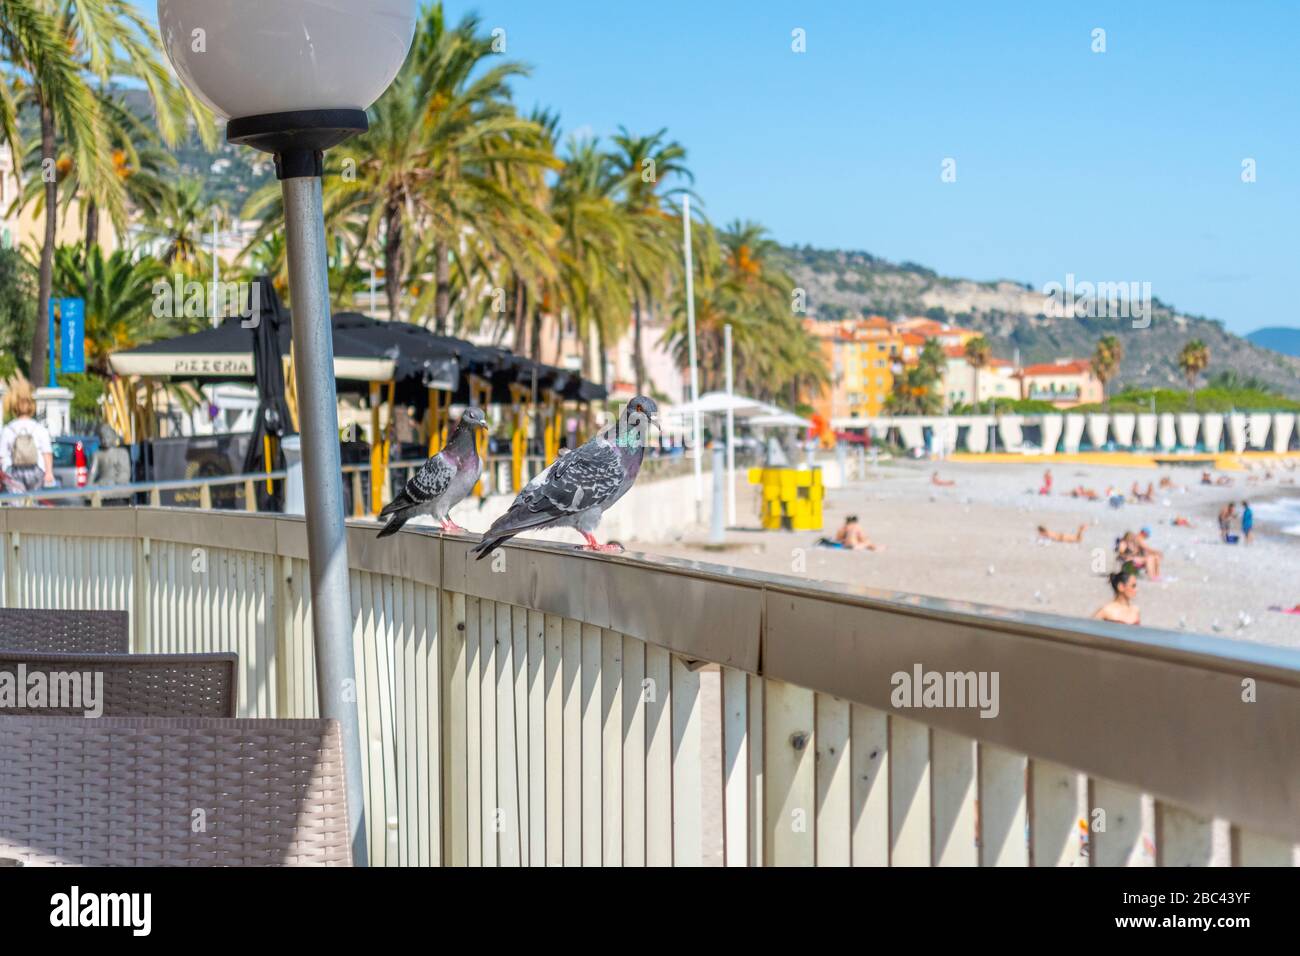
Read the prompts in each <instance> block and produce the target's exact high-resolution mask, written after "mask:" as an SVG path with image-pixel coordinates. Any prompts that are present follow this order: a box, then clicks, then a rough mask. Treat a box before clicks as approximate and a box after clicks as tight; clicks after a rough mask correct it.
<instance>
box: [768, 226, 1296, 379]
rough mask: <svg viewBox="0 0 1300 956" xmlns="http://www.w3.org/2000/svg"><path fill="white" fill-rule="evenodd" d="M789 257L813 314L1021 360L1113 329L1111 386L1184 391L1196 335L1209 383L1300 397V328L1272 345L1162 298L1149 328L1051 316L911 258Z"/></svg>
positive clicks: (791, 252)
mask: <svg viewBox="0 0 1300 956" xmlns="http://www.w3.org/2000/svg"><path fill="white" fill-rule="evenodd" d="M784 255H785V260H786V261H785V267H786V269H787V270H788V271H789V272H790V274H791V276H792V277H793V278H794V280H795V282H796V284H797V285H798V286H799V287H800V288H802V289H803V290H804V291H805V293H806V302H807V307H808V314H809V315H810V316H812V317H814V318H818V319H843V318H850V317H856V316H862V315H883V316H885V317H886V318H891V319H897V318H901V317H902V316H912V315H925V316H929V317H931V318H933V319H936V320H937V321H941V322H951V323H952V324H954V325H962V326H965V327H967V328H972V329H975V330H977V331H979V332H981V333H983V334H984V335H985V336H986V337H987V338H988V340H989V344H990V345H992V347H993V353H994V355H995V356H997V357H998V358H1005V359H1013V358H1015V355H1016V352H1017V351H1019V354H1020V360H1021V361H1022V362H1023V363H1030V362H1045V361H1049V360H1051V359H1053V358H1057V357H1066V356H1072V357H1078V358H1085V357H1088V356H1090V355H1092V353H1093V350H1094V349H1095V347H1096V345H1097V340H1098V339H1099V338H1101V337H1102V336H1103V335H1107V334H1112V333H1113V334H1114V335H1116V336H1118V337H1119V339H1120V341H1121V343H1122V344H1123V346H1124V361H1123V363H1122V364H1121V366H1120V372H1119V376H1118V378H1117V379H1116V381H1115V383H1113V384H1112V386H1111V387H1112V388H1115V387H1116V386H1119V387H1123V386H1137V387H1148V388H1149V387H1162V388H1163V387H1170V388H1183V387H1185V383H1184V380H1183V376H1182V373H1181V372H1179V370H1178V352H1179V350H1180V349H1181V348H1182V347H1183V344H1184V343H1186V342H1187V341H1188V340H1189V339H1200V340H1201V341H1202V342H1204V343H1205V344H1206V345H1207V346H1209V349H1210V367H1209V369H1208V370H1207V371H1206V376H1205V377H1206V378H1209V377H1211V376H1214V375H1216V374H1218V373H1220V372H1225V371H1232V372H1235V373H1236V375H1237V376H1238V377H1239V378H1241V379H1253V380H1254V381H1255V382H1257V383H1260V384H1264V385H1267V387H1269V388H1270V389H1272V390H1274V391H1277V392H1280V393H1282V394H1285V395H1289V396H1291V397H1293V398H1300V358H1297V357H1296V356H1297V355H1300V329H1262V330H1260V332H1257V333H1254V335H1262V334H1264V333H1266V332H1267V333H1286V334H1288V335H1289V336H1294V338H1291V339H1290V341H1291V342H1292V343H1293V345H1292V348H1291V349H1282V348H1278V347H1277V346H1271V347H1268V348H1266V347H1264V346H1263V343H1262V342H1259V341H1247V339H1245V338H1242V337H1241V336H1238V335H1234V334H1232V333H1231V332H1229V331H1227V330H1226V329H1225V328H1224V327H1223V323H1222V322H1220V321H1218V320H1215V319H1207V318H1204V317H1201V316H1193V315H1185V314H1183V313H1180V312H1178V311H1177V310H1175V309H1174V308H1172V307H1171V306H1167V305H1165V304H1163V303H1161V302H1160V301H1159V300H1158V299H1153V300H1152V316H1151V323H1150V326H1149V327H1148V328H1143V329H1135V328H1133V325H1132V322H1131V321H1130V320H1128V319H1116V318H1075V317H1073V316H1069V317H1064V318H1061V317H1052V316H1049V315H1046V314H1044V312H1045V305H1046V303H1045V296H1044V295H1043V292H1042V290H1039V289H1035V288H1033V287H1032V286H1029V285H1026V284H1025V283H1021V282H1012V281H1009V280H999V281H996V282H975V281H972V280H970V279H954V278H948V277H945V276H940V275H939V274H937V273H936V272H934V271H933V270H932V269H927V268H925V267H924V266H920V265H917V264H916V263H913V262H904V263H897V264H896V263H892V262H887V261H885V260H884V259H880V258H878V257H876V256H873V255H871V254H869V253H866V252H845V251H840V250H824V249H816V248H813V247H811V246H802V247H786V248H785V249H784ZM1081 278H1083V277H1081ZM1087 278H1092V277H1087ZM1064 279H1065V277H1064V276H1062V277H1061V280H1062V281H1064ZM1076 281H1078V280H1076ZM1254 335H1252V336H1251V338H1254ZM1272 349H1277V350H1276V351H1273V350H1272ZM1283 352H1286V353H1288V354H1282V353H1283Z"/></svg>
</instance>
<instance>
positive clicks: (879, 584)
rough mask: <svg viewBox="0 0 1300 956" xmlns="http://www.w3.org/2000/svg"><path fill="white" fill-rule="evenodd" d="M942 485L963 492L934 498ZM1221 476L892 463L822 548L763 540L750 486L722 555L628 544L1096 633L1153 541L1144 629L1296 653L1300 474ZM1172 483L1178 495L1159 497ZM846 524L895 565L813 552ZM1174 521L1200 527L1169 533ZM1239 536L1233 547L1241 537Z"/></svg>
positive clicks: (767, 536)
mask: <svg viewBox="0 0 1300 956" xmlns="http://www.w3.org/2000/svg"><path fill="white" fill-rule="evenodd" d="M1045 467H1051V469H1052V474H1053V478H1054V482H1053V489H1052V493H1051V494H1050V495H1040V494H1039V493H1038V490H1039V487H1040V485H1041V484H1042V476H1043V472H1044V470H1045ZM935 471H938V472H939V474H940V475H941V476H942V478H943V479H946V480H951V481H954V482H955V484H954V485H952V486H948V487H939V486H936V485H934V484H933V483H932V481H931V476H932V474H933V473H934V472H935ZM1252 474H1253V475H1254V476H1255V477H1254V478H1253V479H1252V478H1251V476H1252ZM1215 475H1216V477H1217V476H1227V477H1229V478H1231V479H1232V480H1233V484H1232V485H1231V486H1218V485H1202V484H1201V483H1200V478H1201V471H1200V469H1199V468H1190V467H1162V468H1116V467H1107V466H1098V465H1075V464H1060V463H1058V464H1055V465H1050V466H1047V465H1045V464H1044V462H1042V461H1037V462H1035V461H1032V460H1031V461H1029V462H1027V463H1026V464H1023V465H1021V464H983V463H956V462H937V463H936V462H910V461H898V462H892V463H882V464H881V465H880V466H879V467H878V468H877V469H876V470H875V471H874V472H873V473H872V475H871V476H870V477H869V479H868V480H865V481H859V482H853V483H851V484H849V485H848V486H846V487H844V488H839V489H829V490H828V491H827V493H826V502H825V525H824V529H823V531H820V532H779V531H763V530H760V529H759V528H758V522H757V518H756V515H757V493H756V491H755V489H754V488H753V487H751V486H748V485H741V486H739V487H738V496H737V513H738V521H737V524H738V526H739V527H737V528H732V529H729V530H728V532H727V537H726V544H725V546H723V547H721V548H718V547H717V546H710V545H708V544H707V543H706V540H705V539H706V534H705V533H702V532H693V533H689V534H686V535H684V536H683V537H682V539H681V540H679V541H677V542H674V543H671V544H662V543H656V544H649V543H647V544H644V545H638V544H637V542H635V541H627V542H625V544H626V545H627V546H628V548H629V550H643V551H645V552H647V553H657V554H668V555H673V556H676V557H684V558H690V559H693V560H697V561H707V562H711V563H715V564H727V565H733V566H736V567H743V568H751V569H755V570H763V571H771V572H776V573H783V574H798V573H804V574H807V575H808V576H809V577H810V578H814V579H819V580H826V581H836V582H847V583H852V584H859V585H864V586H867V587H872V588H880V589H883V590H889V591H904V592H910V593H915V594H924V595H929V596H934V597H940V598H948V599H952V600H961V601H972V602H977V603H982V604H990V605H997V606H1002V607H1010V608H1018V609H1024V610H1034V611H1043V612H1047V613H1052V614H1062V615H1067V616H1072V617H1088V616H1091V615H1092V614H1093V612H1095V611H1096V610H1097V608H1099V607H1100V606H1102V605H1103V604H1104V603H1106V602H1107V601H1108V600H1109V599H1110V596H1111V592H1110V587H1109V585H1108V583H1107V579H1106V574H1107V573H1108V572H1109V571H1110V570H1112V569H1113V568H1114V558H1113V555H1114V546H1115V540H1116V539H1117V538H1118V537H1119V536H1120V535H1122V534H1123V533H1124V532H1126V531H1134V532H1136V531H1138V530H1139V529H1141V528H1142V527H1144V526H1146V527H1150V529H1151V532H1152V537H1151V543H1152V546H1153V547H1155V548H1157V549H1159V550H1161V551H1163V552H1164V566H1163V568H1162V575H1161V577H1162V580H1160V581H1150V580H1148V579H1147V578H1146V577H1143V578H1142V579H1141V580H1140V582H1139V588H1138V596H1137V600H1136V603H1137V605H1138V607H1139V608H1141V612H1142V625H1143V626H1150V627H1159V628H1166V629H1169V630H1175V631H1177V630H1185V631H1189V632H1199V633H1203V634H1211V635H1216V636H1219V637H1225V638H1231V639H1237V640H1244V641H1258V642H1263V643H1269V644H1279V645H1287V646H1291V647H1300V615H1293V614H1284V613H1281V612H1280V611H1278V610H1272V609H1271V608H1274V607H1286V608H1290V607H1294V606H1296V605H1297V604H1300V536H1297V532H1300V486H1297V485H1293V484H1284V483H1283V482H1289V481H1293V480H1297V478H1298V477H1300V467H1297V469H1296V470H1295V471H1287V470H1285V469H1274V471H1273V473H1272V477H1271V479H1265V478H1264V476H1263V469H1262V467H1257V468H1256V469H1255V471H1254V472H1250V471H1237V472H1216V473H1215ZM1166 476H1167V477H1169V478H1170V479H1171V480H1172V482H1173V483H1174V487H1172V488H1169V489H1161V488H1159V483H1160V479H1161V478H1162V477H1166ZM742 479H743V476H742ZM1135 481H1136V482H1137V483H1138V484H1139V486H1140V488H1141V489H1142V490H1144V491H1145V489H1146V487H1147V484H1148V482H1154V483H1155V484H1156V485H1157V487H1156V490H1155V496H1154V502H1153V503H1150V504H1146V503H1133V502H1132V501H1127V502H1125V503H1124V504H1123V505H1121V506H1120V507H1118V508H1113V507H1111V505H1110V504H1109V503H1108V502H1107V501H1106V500H1104V498H1103V499H1102V500H1097V501H1088V500H1083V499H1079V498H1072V497H1070V495H1069V491H1070V489H1072V488H1075V487H1076V486H1080V485H1081V486H1084V487H1087V488H1091V489H1094V490H1095V491H1097V492H1098V493H1099V494H1101V493H1104V492H1105V491H1106V489H1107V488H1108V487H1109V486H1114V487H1116V488H1118V489H1122V490H1123V491H1124V492H1125V493H1126V495H1127V494H1128V493H1129V492H1130V490H1131V488H1132V486H1133V483H1134V482H1135ZM1243 500H1247V501H1250V503H1251V506H1252V508H1253V509H1254V511H1255V535H1254V542H1253V543H1252V544H1250V545H1245V544H1236V545H1230V544H1224V543H1222V542H1221V541H1220V539H1219V534H1218V523H1217V515H1218V513H1219V509H1220V508H1221V507H1222V506H1223V504H1224V503H1225V502H1227V501H1234V502H1237V510H1238V512H1240V503H1241V502H1242V501H1243ZM848 514H856V515H858V517H859V519H860V521H861V523H862V526H863V528H864V529H865V531H866V533H867V534H868V536H869V537H870V538H871V540H872V541H873V542H875V543H877V544H880V545H884V548H885V550H883V551H875V552H872V551H843V550H836V549H831V548H824V547H817V546H816V544H815V542H816V541H817V539H818V538H820V537H822V536H826V537H833V536H834V534H835V531H836V529H837V528H838V527H839V526H840V524H841V522H842V521H843V519H844V517H845V516H846V515H848ZM1178 517H1183V518H1186V519H1187V520H1188V521H1190V522H1191V527H1179V526H1175V525H1174V524H1173V522H1174V520H1175V518H1178ZM1040 524H1041V525H1045V526H1046V527H1047V528H1049V529H1050V530H1052V531H1058V532H1068V533H1073V532H1075V531H1076V530H1077V529H1078V528H1079V526H1080V525H1083V526H1084V528H1083V540H1082V542H1081V543H1078V544H1068V543H1058V542H1049V541H1046V540H1044V539H1042V538H1040V537H1039V535H1038V532H1037V526H1038V525H1040ZM1234 530H1235V531H1237V532H1238V533H1239V531H1240V524H1239V521H1238V522H1237V524H1236V526H1235V527H1234ZM801 568H802V570H801Z"/></svg>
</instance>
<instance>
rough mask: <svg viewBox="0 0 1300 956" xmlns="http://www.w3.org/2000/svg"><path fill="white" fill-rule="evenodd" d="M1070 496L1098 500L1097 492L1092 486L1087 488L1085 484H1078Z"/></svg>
mask: <svg viewBox="0 0 1300 956" xmlns="http://www.w3.org/2000/svg"><path fill="white" fill-rule="evenodd" d="M1070 497H1071V498H1087V499H1088V500H1089V501H1096V500H1097V498H1098V495H1097V492H1096V491H1094V490H1093V489H1091V488H1085V487H1083V485H1076V486H1075V488H1074V490H1073V491H1071V492H1070Z"/></svg>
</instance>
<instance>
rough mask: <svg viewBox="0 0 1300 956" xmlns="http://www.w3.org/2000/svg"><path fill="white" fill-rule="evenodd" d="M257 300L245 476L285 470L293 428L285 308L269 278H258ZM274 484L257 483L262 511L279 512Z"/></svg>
mask: <svg viewBox="0 0 1300 956" xmlns="http://www.w3.org/2000/svg"><path fill="white" fill-rule="evenodd" d="M255 291H256V297H255V298H254V299H253V301H254V302H256V303H258V309H257V310H256V312H254V311H253V310H252V309H251V308H250V310H249V314H250V315H251V316H252V317H253V318H252V323H251V324H252V328H251V329H249V330H248V332H249V335H250V337H251V338H252V356H253V379H254V381H255V382H256V383H257V412H256V414H255V415H254V416H253V436H252V438H251V439H250V440H249V442H248V452H247V453H246V455H245V456H244V473H245V474H253V473H255V472H261V471H276V470H279V469H280V468H282V467H283V466H284V452H283V451H282V450H281V448H280V439H281V438H282V437H283V436H284V434H285V433H286V432H288V431H289V430H290V429H291V428H292V424H293V423H292V420H291V418H290V416H289V402H288V400H287V399H286V398H285V389H284V361H283V358H284V353H283V352H282V351H281V348H280V326H281V325H282V324H286V325H287V324H288V323H287V322H285V321H284V319H285V311H284V305H283V303H281V301H280V296H279V295H278V294H277V293H276V291H275V286H273V285H272V284H271V280H270V279H269V278H268V277H267V276H258V278H257V288H256V290H255ZM273 487H274V486H273V485H272V484H271V482H269V481H267V482H265V483H262V482H258V483H257V484H256V489H257V490H256V494H257V497H258V502H257V504H258V510H259V511H267V510H270V511H279V510H280V508H281V505H282V503H283V501H282V499H283V492H281V493H280V494H276V493H275V492H274V490H273Z"/></svg>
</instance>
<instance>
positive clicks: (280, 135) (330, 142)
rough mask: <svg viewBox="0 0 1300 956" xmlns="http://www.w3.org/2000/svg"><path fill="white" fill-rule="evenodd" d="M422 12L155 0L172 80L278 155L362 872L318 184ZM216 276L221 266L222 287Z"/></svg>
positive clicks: (315, 589)
mask: <svg viewBox="0 0 1300 956" xmlns="http://www.w3.org/2000/svg"><path fill="white" fill-rule="evenodd" d="M418 6H419V5H418V4H417V2H416V0H348V2H347V3H321V2H320V0H275V2H274V3H267V2H266V0H220V2H214V0H158V28H159V34H160V35H161V37H162V39H163V42H164V43H165V44H166V47H167V56H168V58H169V59H170V60H171V63H172V66H173V67H174V68H175V70H176V74H177V76H178V77H179V78H180V80H181V82H182V83H184V84H185V85H186V86H187V87H188V88H189V89H190V91H191V92H192V93H194V94H195V95H196V96H197V97H198V98H199V99H201V100H203V101H204V102H205V103H207V105H208V106H210V107H211V108H212V110H213V112H214V113H215V114H216V115H218V116H222V117H225V118H226V119H227V120H228V122H227V124H226V140H227V142H229V143H231V144H234V145H240V146H250V147H252V148H253V149H258V150H261V151H263V152H266V153H271V154H272V155H274V156H275V175H276V178H277V179H278V180H279V181H280V188H281V191H282V192H283V195H284V218H285V247H286V252H287V258H288V264H289V289H290V295H291V305H292V308H293V345H294V366H295V374H296V376H297V385H298V410H299V415H298V418H299V422H298V424H299V431H300V433H301V447H302V471H303V498H304V500H303V510H304V512H305V516H306V526H307V558H308V564H309V568H310V578H311V614H312V629H313V631H314V636H315V648H316V688H317V691H318V701H319V708H320V715H321V716H322V717H325V718H330V719H333V720H336V721H338V724H339V729H340V731H341V737H342V744H343V771H344V783H345V784H346V787H347V803H348V825H349V829H350V831H351V835H352V862H353V864H354V865H356V866H365V865H366V862H367V856H366V836H365V809H364V808H365V791H364V789H363V787H362V776H361V768H362V762H361V735H360V729H359V724H358V721H357V696H358V688H357V686H356V670H355V666H354V663H353V659H352V608H351V606H350V602H349V600H348V592H349V587H348V553H347V537H346V530H347V529H346V527H345V525H344V523H343V516H344V509H343V474H342V469H341V466H340V463H339V458H340V455H339V422H338V406H337V404H336V403H337V401H338V395H337V394H336V389H335V384H334V342H333V327H332V323H331V322H330V299H329V281H328V273H327V268H328V267H327V261H326V248H325V223H324V218H323V216H322V205H323V204H322V197H321V177H322V176H323V174H324V167H325V159H324V153H325V151H326V150H328V149H330V148H331V147H334V146H337V145H339V144H340V143H342V142H344V141H345V140H347V139H348V138H349V137H351V136H355V135H357V134H358V133H364V132H365V131H366V129H367V128H368V126H369V124H368V122H367V119H366V110H367V109H368V108H369V106H370V105H371V104H373V103H374V102H375V101H376V100H378V99H379V97H380V96H381V95H382V94H383V92H384V90H386V89H387V88H388V86H389V84H390V83H392V81H393V78H394V77H395V76H396V75H397V73H398V71H399V70H400V69H401V67H402V63H403V61H404V60H405V59H406V54H407V52H408V51H409V50H410V47H411V40H412V37H413V36H414V35H415V24H416V18H417V15H418V13H419V10H418ZM200 39H202V41H203V42H202V43H199V42H197V41H198V40H200ZM214 252H215V250H214ZM217 268H219V266H218V265H217V263H216V261H215V257H214V262H213V281H214V282H216V281H217V272H216V269H217Z"/></svg>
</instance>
